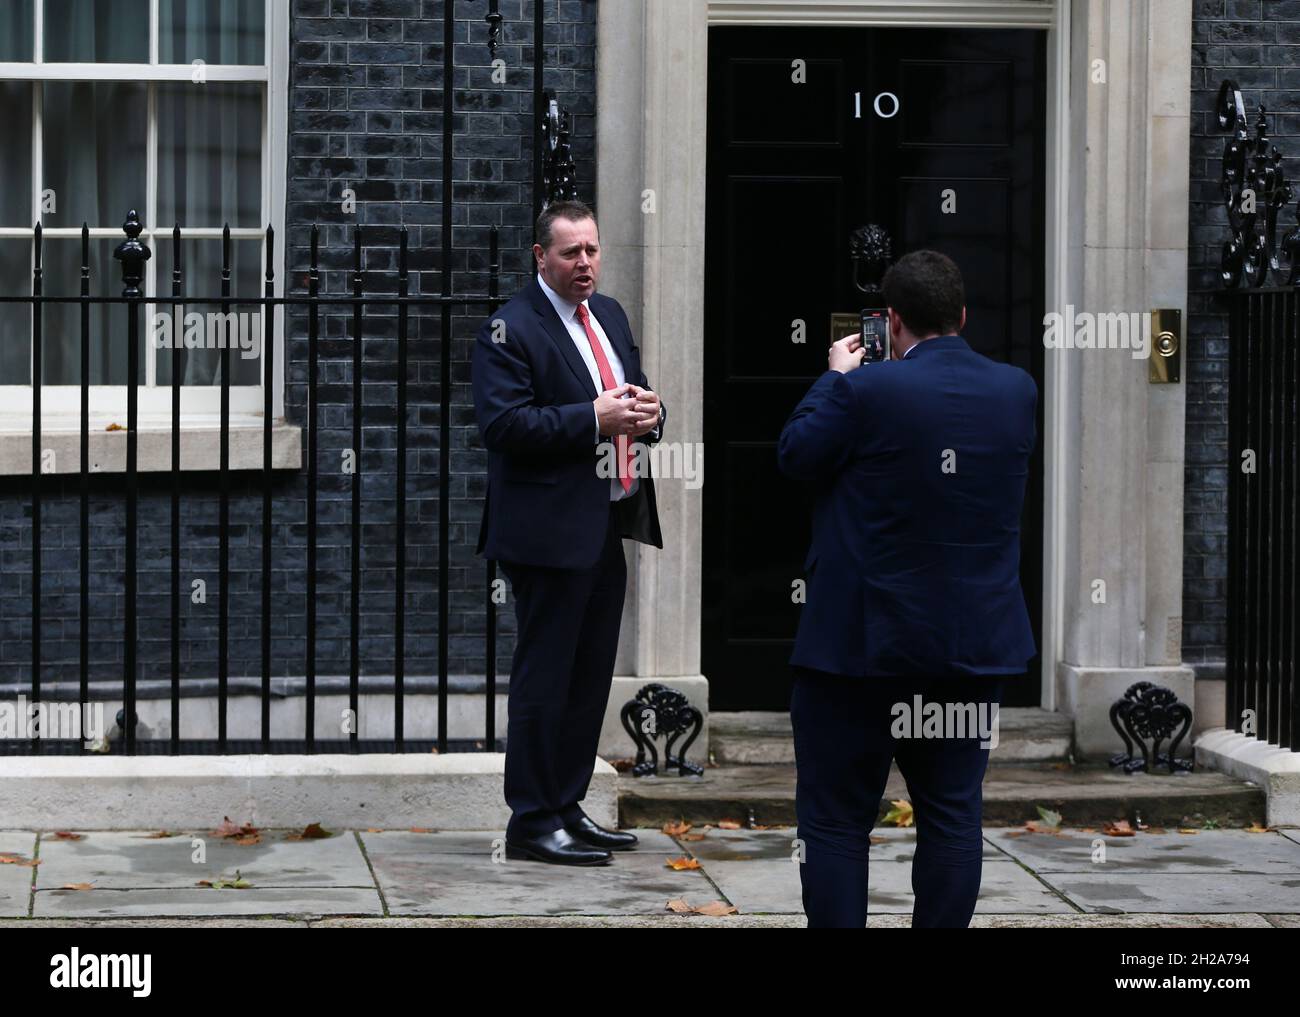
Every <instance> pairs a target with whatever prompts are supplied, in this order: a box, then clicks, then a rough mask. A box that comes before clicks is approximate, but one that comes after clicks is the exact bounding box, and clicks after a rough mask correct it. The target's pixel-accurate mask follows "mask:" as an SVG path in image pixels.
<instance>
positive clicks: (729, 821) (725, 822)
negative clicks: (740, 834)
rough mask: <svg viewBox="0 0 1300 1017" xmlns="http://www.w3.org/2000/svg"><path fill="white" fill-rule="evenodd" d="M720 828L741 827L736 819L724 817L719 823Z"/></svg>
mask: <svg viewBox="0 0 1300 1017" xmlns="http://www.w3.org/2000/svg"><path fill="white" fill-rule="evenodd" d="M718 829H719V830H739V829H740V824H739V823H737V822H736V821H735V820H734V819H724V820H723V821H722V822H720V823H719V824H718Z"/></svg>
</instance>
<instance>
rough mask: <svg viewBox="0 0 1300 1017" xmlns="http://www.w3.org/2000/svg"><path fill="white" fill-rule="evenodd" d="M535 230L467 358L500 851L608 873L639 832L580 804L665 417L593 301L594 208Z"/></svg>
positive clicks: (602, 304) (645, 531) (596, 273)
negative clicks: (493, 701) (505, 294)
mask: <svg viewBox="0 0 1300 1017" xmlns="http://www.w3.org/2000/svg"><path fill="white" fill-rule="evenodd" d="M536 237H537V243H535V244H534V245H533V256H534V258H535V259H536V266H537V275H536V277H535V278H534V279H533V280H532V281H531V282H529V284H528V285H527V286H525V287H524V288H523V289H522V290H520V291H519V293H517V294H515V296H514V298H513V299H511V300H510V301H509V302H508V303H507V304H506V305H505V306H503V307H502V308H501V309H500V310H498V311H497V312H496V314H494V315H493V316H492V317H491V318H490V319H489V320H488V321H486V322H484V323H483V327H482V328H481V329H480V330H479V333H478V337H477V341H476V343H475V345H474V357H473V384H474V410H475V414H476V417H477V420H478V426H479V431H480V433H481V435H482V437H483V444H484V445H485V446H486V447H487V450H488V482H487V496H486V498H485V500H484V503H483V521H482V526H481V528H480V531H479V542H478V551H479V553H480V554H486V555H487V556H488V557H489V558H495V559H497V560H498V561H499V562H500V563H501V568H502V570H503V571H504V572H505V574H506V576H507V577H508V578H509V580H510V585H511V590H512V592H513V595H514V600H515V617H516V619H517V621H518V634H517V637H516V642H515V655H514V662H513V664H512V666H511V671H510V700H509V707H508V709H509V720H508V722H507V731H506V772H505V798H506V803H507V804H508V805H509V806H510V811H511V816H510V822H509V825H508V826H507V828H506V856H507V857H508V858H525V859H533V860H536V861H543V862H550V863H553V864H561V865H603V864H607V863H608V862H609V861H610V859H611V855H610V851H612V850H626V849H629V848H631V847H633V846H634V845H635V844H636V837H635V836H634V835H633V834H631V833H626V832H623V831H619V830H607V829H605V828H604V827H601V826H598V825H597V824H596V823H595V822H594V821H593V820H591V819H590V818H589V817H588V816H587V815H586V814H585V813H584V812H583V811H582V808H581V804H580V803H581V802H582V800H583V798H585V797H586V794H587V787H588V785H589V784H590V782H591V775H592V771H593V769H594V767H595V759H596V746H597V743H598V741H599V738H600V728H601V722H602V720H603V718H604V715H605V706H606V703H607V702H608V700H609V690H610V684H611V679H612V676H613V672H614V656H615V653H616V651H617V650H618V631H619V625H620V622H621V620H622V616H623V598H624V593H625V587H626V583H627V568H626V564H625V562H624V559H623V539H622V538H624V537H630V538H631V539H633V540H637V541H640V542H642V543H646V544H652V545H654V546H655V547H663V538H662V536H661V535H660V532H659V516H658V513H657V511H656V508H655V493H654V481H653V480H652V479H651V477H650V476H649V470H648V468H647V463H648V459H647V457H645V456H644V455H639V454H638V452H644V451H645V448H644V445H645V443H646V442H647V441H658V440H659V438H660V436H661V434H662V428H663V421H664V416H665V414H664V411H663V408H662V407H661V405H660V402H659V397H658V396H657V395H656V394H655V393H654V392H652V391H651V390H650V383H649V382H648V381H647V380H646V377H645V374H644V373H642V370H641V354H640V351H639V350H638V349H637V346H636V343H635V341H634V340H633V338H632V329H631V327H630V326H629V324H628V320H627V315H626V314H625V313H624V312H623V308H622V307H620V306H619V304H618V301H616V300H613V299H612V298H610V297H605V296H601V295H600V294H598V293H597V292H596V284H597V281H598V279H599V277H600V237H599V233H598V230H597V226H596V219H595V216H594V215H593V214H592V212H591V209H589V208H588V207H587V206H586V205H583V204H582V203H580V202H557V203H555V204H552V205H550V206H548V207H547V209H546V210H545V211H543V212H542V214H541V216H540V217H539V218H538V220H537V229H536ZM638 444H640V445H641V446H642V447H641V448H640V449H638V448H637V445H638Z"/></svg>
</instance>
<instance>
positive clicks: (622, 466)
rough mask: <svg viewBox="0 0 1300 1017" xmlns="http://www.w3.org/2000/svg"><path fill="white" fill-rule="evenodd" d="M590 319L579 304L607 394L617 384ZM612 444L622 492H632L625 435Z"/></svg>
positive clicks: (579, 315)
mask: <svg viewBox="0 0 1300 1017" xmlns="http://www.w3.org/2000/svg"><path fill="white" fill-rule="evenodd" d="M590 317H591V316H590V315H589V314H588V313H587V307H586V305H585V304H579V305H578V320H579V321H580V322H582V327H583V328H584V329H585V330H586V332H587V342H589V343H591V352H592V353H593V354H594V355H595V357H596V368H597V370H599V371H600V383H601V385H602V386H603V387H604V389H605V391H607V392H608V391H609V390H610V389H611V388H618V383H617V382H616V381H614V372H613V371H611V370H610V369H609V360H608V359H607V358H606V356H605V351H604V350H603V349H602V348H601V345H600V340H599V339H597V338H596V333H595V332H594V331H593V330H592V328H591V321H590V320H589V319H590ZM614 444H615V446H616V447H617V449H618V480H619V483H620V484H622V485H623V490H624V491H630V490H632V449H631V447H630V446H629V444H628V440H627V435H626V434H620V435H616V436H615V437H614Z"/></svg>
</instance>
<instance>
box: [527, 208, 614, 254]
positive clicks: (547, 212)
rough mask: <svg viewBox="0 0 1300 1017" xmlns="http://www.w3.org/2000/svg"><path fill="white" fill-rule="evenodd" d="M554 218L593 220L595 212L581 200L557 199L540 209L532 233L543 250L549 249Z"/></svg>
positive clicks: (576, 220)
mask: <svg viewBox="0 0 1300 1017" xmlns="http://www.w3.org/2000/svg"><path fill="white" fill-rule="evenodd" d="M556 219H568V220H569V221H570V222H580V221H582V220H583V219H590V220H591V221H592V222H595V221H596V213H595V212H593V211H592V210H591V209H590V208H588V207H587V206H586V205H584V204H583V203H582V202H581V201H557V202H555V203H553V204H550V205H547V206H546V208H544V209H543V210H542V214H541V215H539V216H538V217H537V228H536V229H535V231H534V233H533V235H534V236H535V237H537V243H539V244H540V245H541V247H542V250H543V251H549V250H550V249H551V239H552V237H551V223H553V222H555V220H556ZM597 229H599V226H598V227H597Z"/></svg>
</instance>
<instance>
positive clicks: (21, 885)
mask: <svg viewBox="0 0 1300 1017" xmlns="http://www.w3.org/2000/svg"><path fill="white" fill-rule="evenodd" d="M0 855H15V856H17V857H19V858H23V859H29V858H34V857H35V856H36V834H34V833H31V832H30V831H28V830H0ZM36 868H37V869H39V868H40V866H39V865H38V866H36ZM31 891H32V870H31V867H30V866H27V865H8V864H6V865H0V917H4V918H22V917H24V916H25V915H26V914H27V904H28V900H29V898H30V896H31Z"/></svg>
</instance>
